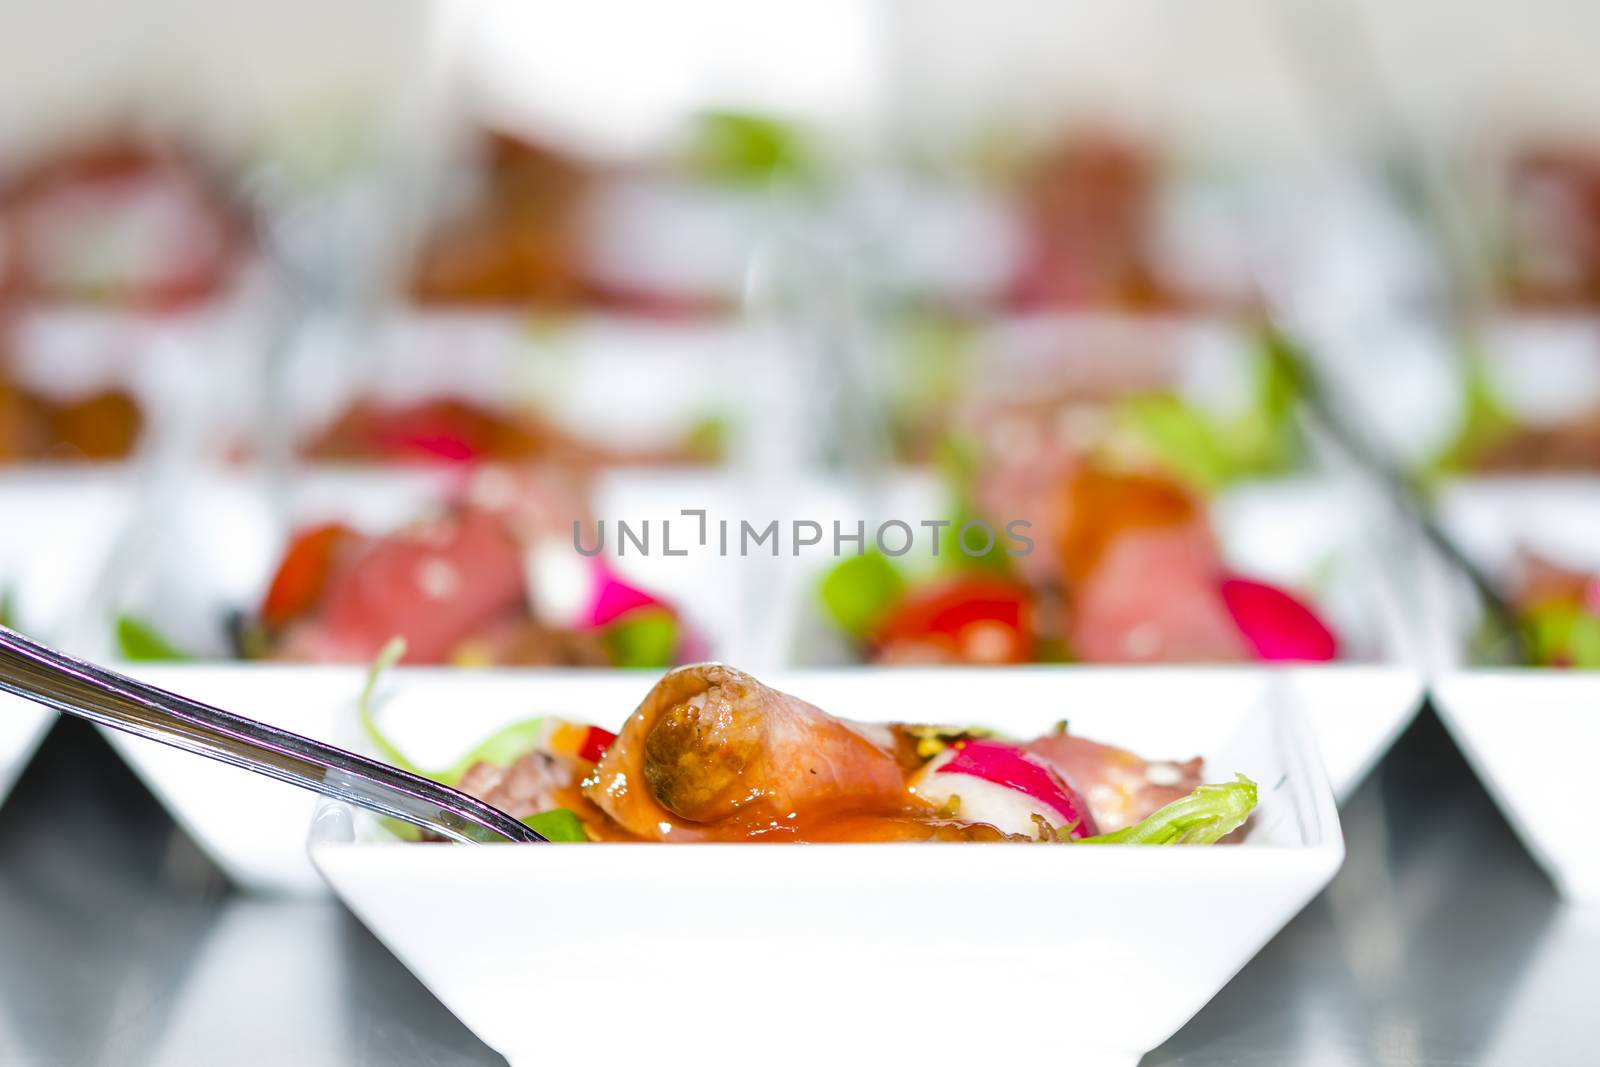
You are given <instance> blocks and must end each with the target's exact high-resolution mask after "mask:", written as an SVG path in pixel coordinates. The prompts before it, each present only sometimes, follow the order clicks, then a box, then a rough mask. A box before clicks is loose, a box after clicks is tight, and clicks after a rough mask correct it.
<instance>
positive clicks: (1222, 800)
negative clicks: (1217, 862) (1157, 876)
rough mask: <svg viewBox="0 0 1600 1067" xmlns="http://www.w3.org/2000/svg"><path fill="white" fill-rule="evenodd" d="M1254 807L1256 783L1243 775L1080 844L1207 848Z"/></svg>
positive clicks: (1203, 789)
mask: <svg viewBox="0 0 1600 1067" xmlns="http://www.w3.org/2000/svg"><path fill="white" fill-rule="evenodd" d="M1255 807H1256V784H1255V783H1254V782H1252V781H1251V780H1250V779H1248V778H1246V777H1245V776H1244V775H1242V774H1241V775H1239V776H1238V777H1237V778H1236V779H1235V780H1234V781H1232V782H1224V783H1219V784H1216V785H1203V786H1201V787H1200V788H1198V789H1196V790H1195V791H1194V792H1193V793H1190V794H1189V795H1188V796H1186V797H1183V798H1181V799H1179V800H1174V801H1173V802H1172V803H1171V804H1168V805H1167V806H1166V807H1164V808H1162V809H1160V810H1159V811H1157V812H1155V813H1154V814H1152V815H1150V816H1149V817H1148V818H1145V819H1143V820H1141V821H1139V822H1136V823H1134V824H1133V825H1132V826H1129V827H1126V828H1125V829H1122V830H1116V831H1113V832H1112V833H1109V834H1099V835H1097V836H1095V837H1085V838H1083V839H1082V840H1080V841H1078V842H1077V843H1078V844H1080V845H1211V844H1215V843H1216V842H1218V841H1220V840H1222V839H1223V838H1224V837H1227V836H1228V835H1229V834H1231V833H1233V831H1235V830H1237V829H1238V828H1239V827H1240V826H1242V825H1244V821H1245V820H1246V819H1248V818H1249V817H1250V813H1251V812H1252V811H1254V810H1255Z"/></svg>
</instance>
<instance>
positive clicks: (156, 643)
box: [116, 615, 194, 663]
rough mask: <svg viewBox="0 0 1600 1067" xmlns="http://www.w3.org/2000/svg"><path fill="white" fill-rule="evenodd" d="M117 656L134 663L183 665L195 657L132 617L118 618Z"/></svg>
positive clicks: (153, 628)
mask: <svg viewBox="0 0 1600 1067" xmlns="http://www.w3.org/2000/svg"><path fill="white" fill-rule="evenodd" d="M116 641H117V654H118V655H119V656H121V657H122V658H123V659H125V660H128V661H130V662H133V663H183V662H186V661H188V660H191V659H193V658H194V657H193V656H191V655H189V654H188V653H187V652H185V651H183V650H182V649H180V648H178V647H177V646H176V645H174V644H173V643H172V642H170V641H168V640H167V639H166V638H165V637H163V636H162V635H161V634H160V633H159V632H158V631H157V630H156V628H155V627H153V626H151V625H150V624H149V623H147V622H145V621H144V620H143V619H139V618H136V617H134V616H132V615H119V616H117V625H116Z"/></svg>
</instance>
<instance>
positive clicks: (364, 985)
mask: <svg viewBox="0 0 1600 1067" xmlns="http://www.w3.org/2000/svg"><path fill="white" fill-rule="evenodd" d="M1344 821H1345V836H1346V841H1347V846H1348V849H1349V858H1348V859H1347V861H1346V863H1345V866H1344V869H1343V870H1342V871H1341V872H1340V874H1339V877H1338V879H1337V880H1336V881H1335V882H1334V883H1333V885H1332V886H1331V887H1330V888H1329V890H1328V891H1327V892H1326V893H1324V894H1323V895H1322V897H1321V898H1319V899H1318V900H1317V901H1315V902H1314V903H1313V904H1312V905H1311V906H1310V907H1309V908H1308V909H1307V910H1306V911H1305V912H1303V913H1302V914H1301V915H1300V917H1299V918H1298V919H1296V920H1295V921H1294V923H1293V924H1291V925H1290V926H1289V927H1288V928H1287V929H1286V930H1285V931H1284V932H1283V933H1282V934H1281V935H1280V936H1279V937H1278V938H1277V939H1276V940H1274V941H1273V942H1272V943H1271V944H1270V945H1268V946H1267V947H1266V948H1265V949H1264V950H1263V951H1262V953H1261V954H1260V955H1259V956H1258V957H1257V958H1256V959H1255V960H1254V961H1253V962H1251V963H1250V964H1249V965H1248V966H1247V967H1246V968H1245V969H1244V970H1243V971H1242V972H1241V973H1240V974H1239V975H1238V977H1237V978H1236V979H1235V980H1234V981H1233V983H1232V984H1231V985H1229V986H1228V987H1227V988H1226V989H1225V990H1223V991H1222V993H1221V994H1219V995H1218V996H1217V998H1216V999H1215V1000H1214V1001H1213V1002H1212V1003H1211V1004H1210V1005H1209V1006H1207V1007H1206V1008H1205V1009H1204V1010H1203V1011H1202V1012H1201V1013H1200V1014H1199V1015H1198V1016H1196V1017H1195V1019H1194V1020H1193V1021H1191V1022H1190V1023H1189V1025H1188V1026H1186V1027H1185V1028H1184V1029H1183V1030H1181V1031H1180V1032H1179V1033H1178V1034H1177V1035H1176V1036H1174V1037H1173V1038H1172V1040H1171V1041H1169V1042H1168V1043H1167V1044H1166V1045H1164V1046H1163V1047H1162V1048H1160V1049H1158V1050H1157V1051H1156V1052H1154V1053H1152V1054H1151V1055H1150V1056H1148V1057H1146V1058H1145V1061H1144V1062H1145V1064H1147V1065H1150V1067H1155V1065H1173V1064H1185V1065H1213V1064H1216V1065H1220V1064H1233V1065H1262V1067H1267V1065H1271V1067H1283V1065H1304V1067H1343V1065H1365V1064H1384V1065H1388V1064H1395V1065H1402V1064H1403V1065H1408V1067H1409V1065H1424V1064H1426V1065H1434V1064H1438V1065H1447V1064H1448V1065H1455V1064H1461V1065H1465V1064H1473V1065H1477V1064H1490V1065H1504V1067H1561V1065H1566V1064H1573V1065H1579V1064H1593V1063H1597V1062H1600V995H1597V990H1600V909H1591V910H1587V911H1586V910H1583V909H1577V908H1571V907H1568V906H1564V905H1563V904H1562V903H1561V901H1560V900H1559V899H1558V898H1557V897H1556V895H1555V893H1554V892H1553V890H1552V889H1551V888H1550V885H1549V883H1548V882H1547V881H1546V880H1545V878H1544V876H1543V874H1542V873H1541V872H1540V871H1539V870H1538V868H1537V867H1535V866H1534V864H1533V862H1532V861H1531V860H1530V859H1529V858H1528V857H1527V855H1526V854H1525V853H1524V852H1523V851H1522V849H1521V847H1520V846H1519V845H1518V843H1517V841H1516V839H1515V838H1514V837H1513V836H1512V834H1511V831H1510V830H1509V829H1508V828H1507V827H1506V825H1505V822H1504V821H1503V820H1502V819H1501V817H1500V815H1499V813H1498V812H1497V811H1496V809H1495V807H1494V805H1493V804H1492V803H1491V802H1490V800H1489V798H1488V797H1487V796H1486V795H1485V794H1484V792H1483V790H1482V789H1481V787H1480V786H1479V785H1478V784H1477V782H1476V780H1475V779H1474V778H1473V777H1472V775H1471V772H1470V771H1469V770H1468V769H1467V767H1466V765H1465V764H1464V763H1463V762H1462V760H1461V758H1460V756H1459V755H1458V754H1457V753H1456V752H1455V750H1454V748H1452V747H1451V745H1450V742H1449V740H1448V739H1447V738H1446V736H1445V735H1444V732H1443V730H1442V729H1441V728H1440V726H1439V724H1438V721H1437V720H1436V719H1435V718H1434V717H1433V716H1432V714H1431V713H1427V712H1425V713H1424V714H1423V716H1422V717H1421V718H1420V719H1419V720H1418V722H1417V723H1416V725H1415V726H1413V728H1412V729H1411V730H1410V731H1409V732H1408V733H1407V734H1406V736H1405V737H1404V738H1402V739H1401V741H1400V743H1399V744H1398V745H1397V746H1396V748H1395V750H1394V751H1393V752H1392V753H1391V754H1390V757H1389V758H1388V759H1387V760H1386V761H1385V762H1384V764H1383V766H1381V767H1380V768H1379V770H1378V771H1377V772H1376V773H1375V774H1374V776H1373V777H1372V778H1371V779H1370V780H1369V781H1368V782H1367V783H1366V785H1364V786H1363V787H1362V789H1361V791H1360V792H1359V793H1358V794H1357V795H1356V796H1355V797H1354V798H1353V799H1352V801H1351V802H1350V804H1349V805H1348V806H1347V808H1346V810H1345V812H1344ZM1174 964H1175V965H1179V966H1181V961H1174ZM502 1062H503V1061H502V1060H501V1059H500V1058H499V1057H498V1056H497V1055H495V1054H494V1053H493V1052H491V1051H490V1050H489V1049H488V1048H486V1047H485V1046H484V1045H482V1044H481V1043H480V1042H478V1041H477V1039H475V1038H474V1037H473V1036H472V1034H471V1033H469V1032H468V1031H467V1030H466V1028H465V1027H463V1026H462V1025H461V1024H460V1023H459V1022H457V1021H456V1020H455V1018H454V1017H453V1016H451V1015H450V1014H449V1013H448V1012H447V1011H445V1009H444V1008H443V1007H441V1006H440V1005H439V1004H438V1002H437V1001H435V1000H434V999H433V998H432V997H431V996H430V995H429V994H428V992H427V990H425V989H424V988H423V987H422V986H421V985H420V984H419V983H418V982H417V981H416V979H414V978H412V977H411V976H410V974H409V973H408V972H407V971H406V970H405V968H403V967H402V966H401V965H400V964H399V963H398V962H396V961H395V959H394V958H393V957H392V956H390V955H389V954H388V952H387V951H386V950H385V949H384V948H383V946H382V945H380V944H379V943H378V942H377V941H376V940H375V939H374V938H373V937H372V936H371V935H370V934H368V933H367V932H366V931H365V930H364V929H363V928H362V927H361V925H360V924H359V923H358V922H357V921H356V920H355V919H354V918H352V917H351V916H350V915H349V913H347V912H346V911H344V909H343V908H341V907H340V906H339V905H338V904H337V903H334V902H332V901H306V900H274V899H260V898H253V897H250V896H246V895H243V894H240V893H237V892H235V891H233V890H231V889H230V888H229V887H228V886H227V884H226V883H225V881H224V880H223V878H222V876H221V875H220V874H219V873H218V872H217V871H216V869H215V868H214V867H212V866H211V865H210V863H209V862H208V861H207V860H206V859H205V858H204V857H203V856H202V855H201V854H200V853H199V852H198V851H197V850H196V849H195V848H194V846H193V845H192V844H190V843H189V841H188V840H187V838H185V837H184V835H183V833H182V831H181V830H179V829H178V828H176V827H175V826H174V825H173V824H172V822H171V820H169V819H168V818H167V817H166V815H165V814H164V813H163V811H162V810H161V808H160V807H159V806H158V805H157V804H156V802H155V801H154V800H153V799H151V798H150V797H149V795H148V794H146V793H145V792H144V790H143V789H142V787H141V786H140V785H139V784H138V782H137V780H136V779H134V777H133V776H132V774H131V773H130V772H129V771H127V770H126V769H125V768H124V766H123V765H122V763H121V762H120V761H119V760H118V759H117V758H116V756H115V755H114V754H113V753H112V752H111V750H110V749H109V748H107V747H106V745H105V744H104V742H102V741H101V740H100V739H99V737H98V736H97V735H95V734H94V733H93V731H92V730H90V729H89V728H87V727H86V726H83V725H82V724H80V723H77V722H74V721H63V722H61V723H58V724H57V726H56V728H55V729H54V730H53V731H52V733H51V735H50V737H49V738H48V739H47V740H46V743H45V745H44V748H43V749H42V750H41V751H40V752H39V754H38V756H37V757H36V758H35V760H34V761H33V764H32V765H31V766H30V768H29V769H28V771H27V772H26V773H25V775H24V776H23V778H22V780H21V781H20V782H18V784H17V788H16V791H15V793H14V794H13V796H12V797H11V798H10V800H9V801H8V802H7V803H6V805H5V806H4V808H0V1064H4V1065H6V1067H12V1065H18V1067H35V1065H38V1067H44V1065H49V1067H58V1065H73V1067H76V1065H88V1064H95V1065H99V1064H105V1065H116V1067H138V1065H145V1064H151V1065H155V1064H159V1065H180V1064H181V1065H188V1064H204V1065H218V1064H224V1065H225V1064H290V1063H292V1064H297V1065H300V1067H320V1065H324V1064H326V1065H342V1064H372V1065H378V1064H382V1065H398V1067H408V1065H423V1064H427V1065H458V1064H463V1065H464V1064H499V1063H502Z"/></svg>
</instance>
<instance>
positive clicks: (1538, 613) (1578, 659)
mask: <svg viewBox="0 0 1600 1067" xmlns="http://www.w3.org/2000/svg"><path fill="white" fill-rule="evenodd" d="M1523 629H1524V631H1525V633H1526V634H1527V639H1528V652H1529V655H1530V656H1531V657H1532V659H1533V662H1535V663H1538V664H1543V665H1546V666H1561V667H1578V668H1582V669H1587V670H1596V669H1600V615H1595V614H1593V613H1591V612H1589V611H1586V610H1584V608H1583V606H1582V605H1581V604H1574V603H1570V602H1565V601H1558V602H1553V603H1549V604H1541V605H1539V606H1538V607H1535V608H1533V609H1531V610H1529V611H1528V612H1527V614H1526V615H1525V616H1524V618H1523Z"/></svg>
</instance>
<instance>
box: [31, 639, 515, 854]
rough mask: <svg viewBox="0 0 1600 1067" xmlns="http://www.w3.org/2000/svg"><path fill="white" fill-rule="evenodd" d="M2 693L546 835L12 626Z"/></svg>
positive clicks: (390, 808)
mask: <svg viewBox="0 0 1600 1067" xmlns="http://www.w3.org/2000/svg"><path fill="white" fill-rule="evenodd" d="M0 691H3V692H7V693H12V694H14V695H16V696H19V697H22V698H24V699H26V700H32V701H34V702H35V703H38V704H43V705H45V706H46V707H49V708H54V709H55V710H57V711H61V712H65V713H66V714H68V715H76V716H78V717H79V718H83V719H88V720H89V721H90V722H93V723H98V724H99V725H101V726H109V727H111V728H112V729H115V730H122V731H124V732H126V733H130V734H134V735H135V736H138V737H145V738H149V739H150V740H152V741H159V742H161V743H162V744H165V745H171V746H172V747H173V748H180V749H183V750H184V751H185V752H192V753H194V754H195V755H198V756H206V757H208V758H210V759H214V760H220V761H221V762H223V763H229V764H232V765H233V766H235V767H242V768H243V769H245V770H247V771H254V772H255V773H256V774H264V775H266V776H267V777H269V778H276V779H278V780H279V781H282V782H288V783H289V784H291V785H297V786H300V787H301V788H302V789H309V790H311V791H312V792H315V793H321V794H322V795H323V796H326V797H332V798H333V799H335V800H343V801H346V802H348V803H350V804H354V805H356V806H357V807H362V808H366V809H367V810H368V811H374V812H377V813H378V814H380V815H388V816H392V817H393V818H396V819H401V820H403V821H405V822H408V823H411V824H412V825H414V826H420V827H422V828H423V829H425V830H431V831H433V832H434V833H436V834H438V835H440V836H441V837H445V838H449V839H451V840H454V841H464V842H468V843H482V842H490V841H522V842H534V841H543V840H544V837H543V836H541V835H540V834H539V833H537V832H536V831H534V830H533V829H531V828H529V827H528V826H525V825H523V823H522V822H520V821H519V820H517V819H514V818H512V817H511V816H510V815H507V814H506V813H505V812H503V811H501V810H500V809H499V808H495V807H491V806H490V805H488V804H485V803H484V802H483V801H481V800H478V799H477V798H476V797H471V796H468V795H467V794H465V793H462V792H458V791H457V790H454V789H451V788H449V787H447V786H443V785H440V784H439V783H438V782H434V781H430V780H429V779H427V778H423V777H421V776H419V775H415V774H409V773H407V772H405V771H402V770H399V769H398V768H395V767H391V766H389V765H388V764H386V763H380V762H378V761H377V760H373V759H368V758H367V757H365V756H358V755H356V754H355V753H354V752H346V751H345V750H344V749H341V748H336V747H334V746H333V745H327V744H323V743H322V742H321V741H314V740H312V739H311V738H309V737H302V736H301V735H299V734H296V733H291V732H289V731H288V730H281V729H279V728H278V727H276V726H268V725H267V724H266V723H263V722H257V721H255V720H254V719H246V718H244V717H242V716H239V715H234V714H231V713H230V712H226V711H223V710H221V709H220V708H213V707H211V706H210V705H208V704H202V703H200V702H199V701H197V700H190V699H189V698H188V697H184V696H179V695H178V694H177V693H170V692H168V691H167V690H165V689H160V688H158V687H156V686H153V685H147V684H146V683H144V682H140V681H136V680H134V679H132V678H129V677H128V676H127V675H124V674H118V673H117V672H116V671H112V670H107V669H106V668H105V667H100V666H96V665H95V664H93V663H86V662H84V661H82V660H78V659H74V658H73V657H71V656H67V655H64V654H62V653H60V652H57V651H56V650H55V649H53V648H47V647H45V646H44V645H41V644H39V643H38V642H36V641H32V640H29V639H28V638H26V637H23V636H22V635H21V634H19V633H16V632H15V631H12V630H8V629H6V628H5V627H3V626H0Z"/></svg>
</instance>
